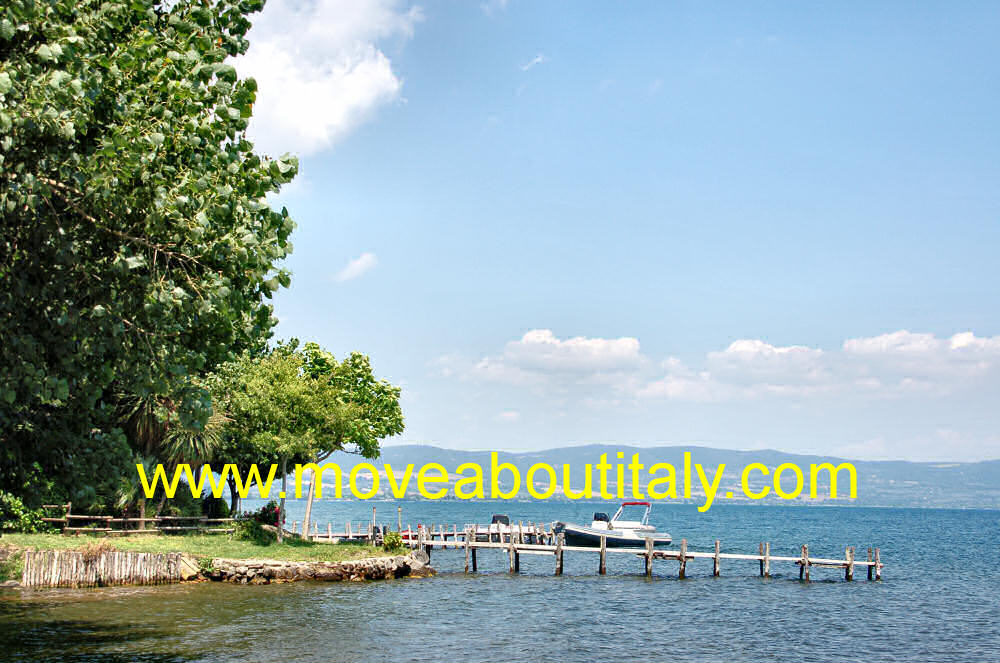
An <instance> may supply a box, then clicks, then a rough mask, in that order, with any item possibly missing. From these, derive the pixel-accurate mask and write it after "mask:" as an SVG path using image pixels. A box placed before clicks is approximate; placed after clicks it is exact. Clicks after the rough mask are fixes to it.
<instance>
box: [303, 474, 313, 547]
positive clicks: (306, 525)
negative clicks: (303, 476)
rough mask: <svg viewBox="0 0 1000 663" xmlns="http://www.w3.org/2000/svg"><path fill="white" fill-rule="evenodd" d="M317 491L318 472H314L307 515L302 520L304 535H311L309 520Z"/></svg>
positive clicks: (307, 497) (307, 500) (307, 503)
mask: <svg viewBox="0 0 1000 663" xmlns="http://www.w3.org/2000/svg"><path fill="white" fill-rule="evenodd" d="M315 491H316V471H315V470H313V472H312V478H311V479H310V480H309V493H308V495H307V496H306V515H305V516H303V518H302V534H303V535H306V536H308V534H309V518H310V516H312V507H313V493H314V492H315Z"/></svg>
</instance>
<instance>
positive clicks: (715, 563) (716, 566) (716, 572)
mask: <svg viewBox="0 0 1000 663" xmlns="http://www.w3.org/2000/svg"><path fill="white" fill-rule="evenodd" d="M721 546H722V542H721V541H719V540H718V539H716V540H715V558H714V559H713V560H712V561H713V564H712V575H714V576H715V577H716V578H718V577H719V570H720V569H719V548H720V547H721Z"/></svg>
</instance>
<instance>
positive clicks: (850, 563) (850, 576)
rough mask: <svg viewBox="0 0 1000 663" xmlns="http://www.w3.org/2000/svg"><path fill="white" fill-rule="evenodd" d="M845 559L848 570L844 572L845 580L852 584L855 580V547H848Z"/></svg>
mask: <svg viewBox="0 0 1000 663" xmlns="http://www.w3.org/2000/svg"><path fill="white" fill-rule="evenodd" d="M844 559H846V560H847V568H846V569H845V570H844V580H846V581H847V582H851V581H852V580H854V546H848V547H847V550H846V551H844Z"/></svg>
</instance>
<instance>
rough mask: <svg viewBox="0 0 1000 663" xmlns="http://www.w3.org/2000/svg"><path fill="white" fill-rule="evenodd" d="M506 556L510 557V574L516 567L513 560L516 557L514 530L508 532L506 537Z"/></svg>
mask: <svg viewBox="0 0 1000 663" xmlns="http://www.w3.org/2000/svg"><path fill="white" fill-rule="evenodd" d="M507 554H508V555H509V556H510V572H511V573H513V572H514V568H515V565H516V562H515V560H514V556H515V555H517V553H516V552H514V530H513V529H512V530H511V531H510V534H509V536H508V537H507Z"/></svg>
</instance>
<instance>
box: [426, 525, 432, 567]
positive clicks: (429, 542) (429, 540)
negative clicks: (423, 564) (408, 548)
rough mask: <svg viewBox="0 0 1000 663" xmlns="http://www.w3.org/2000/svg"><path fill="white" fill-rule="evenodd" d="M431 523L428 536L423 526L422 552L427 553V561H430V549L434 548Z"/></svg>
mask: <svg viewBox="0 0 1000 663" xmlns="http://www.w3.org/2000/svg"><path fill="white" fill-rule="evenodd" d="M433 527H434V526H433V525H431V528H432V529H431V530H430V536H427V534H428V531H427V528H426V527H425V528H424V552H425V553H427V563H428V564H430V563H431V550H433V549H434V529H433Z"/></svg>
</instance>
